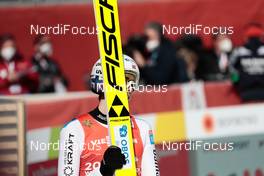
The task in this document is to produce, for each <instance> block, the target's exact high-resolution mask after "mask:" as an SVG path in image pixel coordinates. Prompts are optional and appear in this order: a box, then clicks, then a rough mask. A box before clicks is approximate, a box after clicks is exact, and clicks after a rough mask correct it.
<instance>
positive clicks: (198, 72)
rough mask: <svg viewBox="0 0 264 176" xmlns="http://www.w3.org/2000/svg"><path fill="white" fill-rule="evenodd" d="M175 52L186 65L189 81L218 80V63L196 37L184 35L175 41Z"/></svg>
mask: <svg viewBox="0 0 264 176" xmlns="http://www.w3.org/2000/svg"><path fill="white" fill-rule="evenodd" d="M176 45H177V48H178V49H177V52H178V53H179V55H181V56H182V57H183V58H184V60H185V61H186V63H187V65H188V68H187V70H188V75H189V78H190V79H195V80H203V81H215V80H219V77H220V76H219V74H220V70H219V67H218V61H217V59H216V58H215V57H214V55H212V52H211V51H209V50H207V49H205V47H204V45H203V41H202V39H201V38H200V37H199V36H196V35H185V36H182V37H181V38H180V39H179V40H178V41H176Z"/></svg>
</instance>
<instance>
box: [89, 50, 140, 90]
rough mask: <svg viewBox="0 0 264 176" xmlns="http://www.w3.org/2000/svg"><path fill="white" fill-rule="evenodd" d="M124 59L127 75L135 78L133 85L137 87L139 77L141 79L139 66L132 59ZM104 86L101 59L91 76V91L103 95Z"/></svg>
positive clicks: (95, 65)
mask: <svg viewBox="0 0 264 176" xmlns="http://www.w3.org/2000/svg"><path fill="white" fill-rule="evenodd" d="M123 57H124V66H125V73H129V74H132V75H133V76H135V78H136V80H135V82H133V84H134V85H135V87H137V86H138V83H139V77H140V73H139V69H138V66H137V64H136V62H135V61H134V60H133V59H132V58H131V57H129V56H127V55H123ZM103 84H104V82H103V72H102V66H101V59H98V60H97V62H96V63H95V64H94V66H93V69H92V72H91V75H90V87H91V90H92V91H93V92H94V93H96V94H102V93H103ZM130 84H131V83H130Z"/></svg>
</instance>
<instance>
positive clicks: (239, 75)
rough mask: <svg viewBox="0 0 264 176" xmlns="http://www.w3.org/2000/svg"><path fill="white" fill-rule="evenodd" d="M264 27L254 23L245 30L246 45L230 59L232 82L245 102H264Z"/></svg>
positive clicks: (239, 48)
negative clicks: (262, 39)
mask: <svg viewBox="0 0 264 176" xmlns="http://www.w3.org/2000/svg"><path fill="white" fill-rule="evenodd" d="M263 35H264V29H263V27H262V26H261V25H260V24H258V23H252V24H249V25H247V27H246V28H245V34H244V37H245V44H244V45H243V46H240V47H238V48H236V49H235V50H234V51H233V52H232V54H231V58H230V63H231V64H230V71H231V73H232V74H231V78H232V81H233V83H234V85H235V87H236V89H237V90H238V92H239V94H240V97H241V98H242V100H244V101H252V100H254V101H255V100H264V43H263V41H261V38H262V37H263Z"/></svg>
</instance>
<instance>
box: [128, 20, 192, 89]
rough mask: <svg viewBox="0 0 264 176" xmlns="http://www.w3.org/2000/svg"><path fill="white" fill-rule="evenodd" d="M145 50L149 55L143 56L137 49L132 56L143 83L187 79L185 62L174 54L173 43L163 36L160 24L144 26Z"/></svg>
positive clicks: (153, 83)
mask: <svg viewBox="0 0 264 176" xmlns="http://www.w3.org/2000/svg"><path fill="white" fill-rule="evenodd" d="M145 35H146V37H147V42H146V50H147V51H148V52H149V55H150V57H149V58H145V57H144V55H142V54H141V52H139V51H136V50H135V51H134V52H133V57H134V59H135V61H136V63H137V64H138V66H139V68H140V71H141V73H142V79H143V81H144V82H145V84H151V85H159V84H172V83H181V82H186V81H188V76H187V70H186V64H185V62H184V60H183V59H181V58H179V57H178V56H177V55H176V49H175V48H174V45H173V43H172V42H171V41H170V40H169V39H167V38H165V37H164V35H163V30H162V25H161V24H159V23H156V22H151V23H149V24H148V25H147V26H146V27H145Z"/></svg>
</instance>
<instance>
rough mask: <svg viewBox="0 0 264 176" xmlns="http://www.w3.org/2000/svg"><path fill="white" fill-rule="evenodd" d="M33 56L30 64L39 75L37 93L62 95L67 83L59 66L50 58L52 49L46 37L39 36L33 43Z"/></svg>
mask: <svg viewBox="0 0 264 176" xmlns="http://www.w3.org/2000/svg"><path fill="white" fill-rule="evenodd" d="M34 48H35V54H34V56H33V57H32V63H33V65H35V67H36V68H37V71H38V73H39V75H40V83H39V88H38V92H39V93H52V92H56V93H64V92H66V91H67V87H68V82H67V80H66V78H65V76H64V75H63V73H62V71H61V69H60V67H59V64H58V63H57V62H56V61H55V60H54V59H53V58H52V56H53V47H52V43H51V41H50V39H49V37H47V36H43V35H39V36H37V37H36V38H35V41H34Z"/></svg>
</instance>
